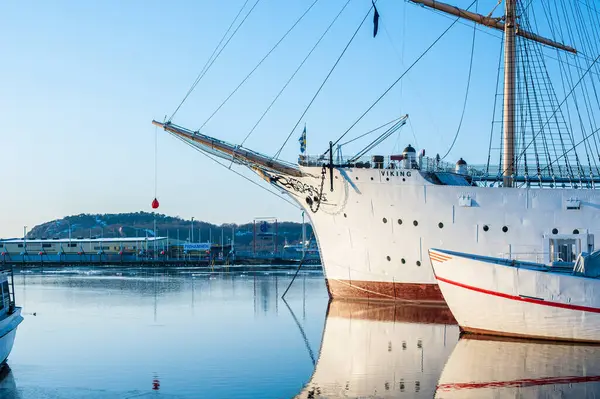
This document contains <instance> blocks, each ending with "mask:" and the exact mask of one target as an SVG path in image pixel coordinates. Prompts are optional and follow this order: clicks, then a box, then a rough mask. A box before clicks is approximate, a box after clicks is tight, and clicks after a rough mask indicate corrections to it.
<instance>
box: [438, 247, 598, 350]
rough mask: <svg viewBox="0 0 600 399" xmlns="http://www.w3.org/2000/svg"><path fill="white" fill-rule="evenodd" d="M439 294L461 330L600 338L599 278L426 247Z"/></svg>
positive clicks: (569, 338) (567, 338) (588, 339)
mask: <svg viewBox="0 0 600 399" xmlns="http://www.w3.org/2000/svg"><path fill="white" fill-rule="evenodd" d="M430 257H431V263H432V266H433V270H434V272H435V275H436V279H437V280H438V284H439V286H440V289H441V291H442V293H443V295H444V299H445V300H446V303H447V304H448V306H449V308H450V310H451V311H452V314H453V315H454V317H455V318H456V320H457V322H458V324H459V326H460V327H461V329H462V330H464V331H466V332H471V333H476V334H490V335H498V336H508V337H527V338H537V339H549V340H557V341H578V342H595V343H598V342H600V295H599V294H600V280H598V279H591V278H584V277H578V276H573V275H570V274H564V273H556V272H547V271H544V270H543V269H539V270H535V269H529V268H524V267H514V266H510V265H508V264H505V262H504V261H502V260H496V261H494V260H493V259H492V258H487V259H483V258H482V257H475V256H469V255H466V254H459V253H453V252H450V251H439V250H430Z"/></svg>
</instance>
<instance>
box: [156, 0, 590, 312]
mask: <svg viewBox="0 0 600 399" xmlns="http://www.w3.org/2000/svg"><path fill="white" fill-rule="evenodd" d="M409 2H410V3H415V4H419V5H422V6H425V8H429V9H433V10H436V11H438V12H442V13H445V14H449V15H451V16H452V18H455V22H456V21H458V20H468V21H471V22H474V23H476V24H478V25H483V26H485V27H487V28H491V29H492V30H496V31H501V32H502V37H501V38H500V40H501V42H502V46H503V57H502V58H503V64H502V65H503V68H502V69H503V74H500V73H499V82H500V80H502V81H503V90H502V93H501V95H500V96H501V97H502V102H501V111H498V110H497V109H496V107H494V113H501V120H500V123H501V126H502V128H501V135H500V140H498V141H499V147H498V148H492V145H491V143H492V141H494V138H495V135H496V134H495V133H494V129H492V133H491V135H490V150H489V154H488V162H487V164H486V165H485V166H483V167H473V166H469V165H467V163H466V162H465V161H464V160H463V159H462V158H461V159H459V160H458V162H456V164H451V163H447V162H444V161H443V160H442V159H440V158H439V156H438V157H435V158H429V157H426V156H425V153H424V151H417V149H415V148H414V147H412V146H411V145H408V146H407V147H406V148H405V149H404V150H403V151H402V153H400V154H389V155H387V156H384V155H379V154H377V153H376V154H374V155H371V156H370V157H368V156H366V155H367V153H372V152H373V151H374V150H375V149H376V148H380V147H384V145H383V144H382V143H384V141H385V139H387V138H388V137H390V136H391V135H392V134H394V133H396V132H398V131H399V130H400V129H401V128H402V126H403V125H404V124H405V123H406V120H407V118H408V117H407V116H405V117H402V118H398V119H397V120H395V121H394V122H393V123H392V124H391V125H388V127H387V128H386V129H384V131H383V133H380V131H377V132H376V133H373V135H375V136H376V137H375V139H373V140H369V144H368V145H367V146H365V147H364V148H363V150H361V151H359V152H358V153H356V154H355V155H353V156H343V155H342V147H343V146H344V145H345V144H339V142H340V139H341V137H340V139H338V140H336V141H332V142H331V144H330V147H329V148H327V149H325V150H326V151H324V153H322V154H321V155H317V156H304V155H303V156H301V157H300V158H299V160H298V162H297V163H290V162H286V161H284V160H281V159H279V158H278V157H276V156H268V155H265V154H261V153H260V152H258V151H253V150H250V149H248V148H246V147H244V146H242V145H235V144H232V143H228V142H225V141H223V140H219V139H216V138H214V137H210V136H208V135H206V134H204V133H203V132H201V131H199V130H198V131H193V130H189V129H186V128H184V127H181V126H178V125H176V124H174V123H172V121H171V120H168V121H166V122H157V121H153V123H154V124H155V125H156V126H159V127H161V128H163V129H164V130H165V131H167V132H169V133H170V134H172V135H174V136H176V137H177V138H179V139H181V140H183V141H185V142H186V143H188V144H190V145H192V146H194V147H195V148H196V149H198V150H200V151H203V152H205V153H206V154H208V155H209V156H212V157H218V158H221V159H225V160H228V161H230V162H232V163H235V164H238V165H242V166H246V167H248V168H250V169H251V170H252V171H254V172H255V173H256V174H257V175H258V176H260V177H261V178H262V179H264V181H266V182H267V183H268V184H269V185H271V186H273V187H275V188H277V190H278V191H282V190H283V191H285V192H286V193H287V194H288V195H289V196H290V197H291V198H292V199H293V200H294V201H295V202H296V203H297V204H298V205H299V206H300V207H302V208H303V210H304V211H305V212H306V214H307V215H309V217H310V220H311V223H312V225H313V231H314V235H315V238H316V241H317V243H318V245H319V249H320V253H321V259H322V263H323V270H324V274H325V279H326V282H327V287H328V290H329V293H330V295H331V296H332V297H343V298H348V297H351V298H367V299H377V300H413V301H431V302H439V301H443V298H442V295H441V293H440V290H439V287H438V286H437V284H436V281H435V278H434V276H433V273H432V271H431V267H429V266H430V264H429V259H428V256H427V251H428V250H429V249H430V248H435V247H443V248H446V249H448V250H453V251H461V252H467V253H473V254H478V255H483V256H496V257H504V258H512V259H521V260H532V261H545V262H552V261H553V260H556V259H558V258H560V259H562V260H565V261H567V260H569V258H570V257H574V256H575V254H577V253H578V251H581V250H585V251H590V250H593V249H594V247H595V241H594V238H595V237H600V235H599V234H600V223H599V222H600V215H599V214H598V211H597V209H599V208H600V193H599V192H598V190H596V186H597V184H598V183H599V182H600V168H599V167H598V162H599V161H600V146H599V145H598V144H599V142H600V138H599V137H597V134H596V133H597V132H598V127H597V123H596V121H597V120H600V115H598V114H599V113H600V100H599V98H598V96H597V95H595V94H594V93H596V92H600V82H598V76H600V68H599V67H598V64H597V61H598V58H597V57H596V55H598V54H600V46H599V44H600V33H599V32H600V30H598V29H596V28H594V26H595V25H593V24H592V23H591V22H600V20H598V14H597V13H595V12H594V10H593V9H590V8H585V7H586V6H585V5H584V4H583V5H582V4H581V3H580V2H576V1H572V2H566V3H568V7H566V6H565V5H564V4H561V5H557V4H555V3H554V2H536V1H533V2H527V4H522V2H521V1H519V0H505V1H504V15H502V16H498V17H494V16H492V14H493V11H492V12H491V13H490V14H489V15H487V16H486V15H483V14H478V13H475V12H471V11H469V10H468V9H461V8H458V7H455V6H452V5H449V4H445V3H441V2H438V1H433V0H409ZM532 3H536V4H535V6H534V5H532ZM569 7H570V8H569ZM373 8H374V6H373V7H372V10H373ZM567 9H573V11H574V12H573V13H572V14H573V16H564V15H563V11H566V10H567ZM494 10H495V9H494ZM537 10H542V11H543V13H542V14H545V15H547V16H548V17H549V18H547V19H548V21H549V22H548V25H549V30H550V32H551V35H550V36H551V37H552V38H548V37H544V36H541V35H538V34H537V33H534V31H535V30H536V29H534V28H533V26H538V25H539V24H538V21H537V20H535V21H536V22H535V23H532V20H533V17H532V16H531V15H532V14H533V13H534V12H535V11H537ZM373 11H374V10H373ZM559 14H560V15H559ZM563 28H564V29H563ZM449 29H450V28H449ZM574 32H575V33H574ZM567 39H568V40H567ZM576 39H578V40H576ZM567 42H568V43H569V44H568V45H567V44H563V43H567ZM571 46H572V47H571ZM579 46H583V48H584V49H585V50H586V51H585V53H586V54H584V53H583V52H582V51H581V49H580V51H578V50H576V49H575V48H576V47H579ZM430 48H431V47H430ZM551 51H556V52H557V53H556V55H555V57H554V59H555V60H557V61H558V64H557V67H556V68H554V69H552V68H548V67H547V64H546V58H547V57H546V53H547V52H551ZM421 62H423V61H421ZM551 70H552V71H554V72H556V71H558V72H559V76H560V80H559V82H561V86H562V93H561V94H560V95H559V94H558V90H556V89H555V86H554V85H553V82H552V79H551V78H550V75H551V74H550V71H551ZM403 76H404V75H401V77H400V78H399V79H398V80H397V81H396V82H394V83H393V84H392V86H390V89H391V88H392V87H393V86H394V85H395V84H396V83H397V82H398V81H400V80H401V78H402V77H403ZM596 86H598V87H596ZM390 89H388V91H389V90H390ZM388 91H386V92H385V93H384V95H385V94H386V93H387V92H388ZM576 95H581V96H582V97H583V99H575V96H576ZM560 96H564V97H563V98H562V101H561V100H559V98H560ZM380 98H381V97H380ZM380 98H379V99H380ZM379 99H378V100H377V101H379ZM377 101H375V103H374V104H373V106H374V105H376V103H377ZM373 106H371V108H369V109H368V110H367V112H365V114H366V113H368V111H369V110H371V109H372V107H373ZM363 116H364V114H363ZM361 118H362V116H361ZM359 120H360V118H359ZM353 126H354V125H353ZM349 130H350V129H349ZM342 137H343V135H342ZM576 137H577V139H576ZM580 137H581V138H582V139H581V140H579V138H580ZM358 138H361V136H360V135H358V137H357V139H358ZM353 141H354V140H353ZM336 144H337V147H336V148H335V151H337V154H336V156H335V160H336V161H335V162H334V156H333V152H334V147H333V146H334V145H336ZM580 144H582V145H580ZM384 150H385V149H384ZM389 151H390V150H389V149H388V152H389ZM579 151H581V152H582V155H581V156H580V155H579ZM583 152H585V154H583ZM465 158H466V157H465ZM467 159H468V158H467ZM583 159H587V161H588V165H584V164H583V163H582V160H583ZM496 160H497V161H498V163H497V166H494V165H493V162H495V161H496Z"/></svg>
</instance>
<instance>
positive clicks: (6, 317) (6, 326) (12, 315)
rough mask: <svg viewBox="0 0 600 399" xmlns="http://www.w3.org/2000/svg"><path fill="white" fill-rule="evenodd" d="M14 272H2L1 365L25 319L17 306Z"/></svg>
mask: <svg viewBox="0 0 600 399" xmlns="http://www.w3.org/2000/svg"><path fill="white" fill-rule="evenodd" d="M14 298H15V297H14V284H13V274H12V270H10V271H6V270H4V271H1V272H0V365H2V364H4V363H5V362H6V359H7V358H8V355H10V352H11V351H12V348H13V344H14V342H15V336H16V334H17V327H18V326H19V324H21V322H22V321H23V317H22V316H21V308H20V307H17V306H15V299H14Z"/></svg>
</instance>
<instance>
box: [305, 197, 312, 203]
mask: <svg viewBox="0 0 600 399" xmlns="http://www.w3.org/2000/svg"><path fill="white" fill-rule="evenodd" d="M306 203H307V204H308V205H312V203H313V200H312V198H310V197H306Z"/></svg>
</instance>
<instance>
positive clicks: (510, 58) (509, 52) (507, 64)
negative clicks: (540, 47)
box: [502, 0, 517, 187]
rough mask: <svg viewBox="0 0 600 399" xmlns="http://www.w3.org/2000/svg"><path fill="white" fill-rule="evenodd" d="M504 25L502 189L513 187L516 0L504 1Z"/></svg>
mask: <svg viewBox="0 0 600 399" xmlns="http://www.w3.org/2000/svg"><path fill="white" fill-rule="evenodd" d="M505 5H506V7H505V16H506V24H505V26H504V116H503V130H504V132H503V133H504V134H503V137H504V143H503V144H504V145H503V150H504V154H503V158H502V176H503V178H502V180H503V186H504V187H512V186H513V175H514V173H515V76H516V71H515V69H516V68H515V67H516V54H517V48H516V43H515V22H516V18H515V12H516V8H517V0H505Z"/></svg>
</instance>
